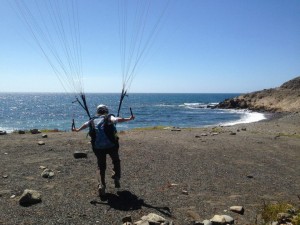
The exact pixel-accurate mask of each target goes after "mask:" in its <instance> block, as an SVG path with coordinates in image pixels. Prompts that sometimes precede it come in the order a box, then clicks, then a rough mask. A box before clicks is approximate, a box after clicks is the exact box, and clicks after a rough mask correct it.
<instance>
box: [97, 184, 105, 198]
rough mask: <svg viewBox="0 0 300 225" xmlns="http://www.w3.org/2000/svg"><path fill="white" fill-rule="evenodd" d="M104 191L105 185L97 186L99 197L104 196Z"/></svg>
mask: <svg viewBox="0 0 300 225" xmlns="http://www.w3.org/2000/svg"><path fill="white" fill-rule="evenodd" d="M105 189H106V186H105V185H102V184H99V185H98V192H99V196H103V195H105Z"/></svg>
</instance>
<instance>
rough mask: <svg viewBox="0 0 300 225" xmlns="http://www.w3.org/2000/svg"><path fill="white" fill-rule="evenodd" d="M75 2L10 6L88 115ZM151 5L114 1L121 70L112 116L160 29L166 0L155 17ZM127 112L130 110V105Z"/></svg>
mask: <svg viewBox="0 0 300 225" xmlns="http://www.w3.org/2000/svg"><path fill="white" fill-rule="evenodd" d="M78 3H79V2H78V0H68V1H59V0H44V1H33V2H31V4H30V5H29V3H27V2H26V1H21V0H14V4H12V5H13V7H14V8H15V9H16V12H17V14H18V16H19V17H20V18H21V19H22V20H23V22H24V24H25V25H26V28H27V30H28V31H29V33H30V34H31V36H32V38H33V40H34V41H35V43H36V45H37V46H38V48H39V49H40V51H41V53H42V55H43V56H44V58H45V59H46V61H47V62H48V64H49V65H50V67H51V68H52V70H53V71H54V73H55V75H56V77H57V78H58V80H59V81H60V83H61V85H62V87H63V88H64V90H65V91H66V92H67V93H73V94H75V99H76V100H75V101H73V102H78V103H79V105H80V106H81V107H82V108H83V109H84V111H85V112H86V114H87V116H88V117H89V118H90V119H91V114H90V112H89V108H88V104H87V99H86V95H85V90H84V84H83V69H82V53H81V38H80V36H81V35H80V26H79V24H80V23H79V6H78ZM153 4H154V3H153V1H150V0H143V1H128V0H118V1H117V6H118V8H117V9H116V12H117V14H118V18H119V40H120V58H121V59H120V60H121V74H122V75H121V76H122V89H121V95H120V100H119V105H118V110H117V116H119V114H120V111H121V107H122V102H123V100H124V98H125V96H128V92H129V90H130V87H131V84H132V81H133V80H134V78H135V76H136V75H137V73H138V71H139V69H140V68H141V67H142V66H143V65H144V64H145V61H146V57H147V56H148V54H149V51H150V49H151V47H152V46H153V43H154V41H155V37H156V36H157V34H158V32H159V30H160V29H161V26H162V23H163V19H164V17H165V14H166V11H167V8H168V6H169V1H165V2H163V3H159V4H160V7H161V10H160V11H158V12H157V10H156V12H155V16H153V15H154V10H153ZM29 6H30V7H29ZM100 44H101V43H100ZM99 91H101V90H99ZM130 112H131V114H132V110H131V108H130ZM73 125H74V122H73ZM73 125H72V127H73Z"/></svg>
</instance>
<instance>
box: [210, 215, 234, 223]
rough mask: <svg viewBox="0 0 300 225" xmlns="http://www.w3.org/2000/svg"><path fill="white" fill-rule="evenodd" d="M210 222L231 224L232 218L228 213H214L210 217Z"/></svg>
mask: <svg viewBox="0 0 300 225" xmlns="http://www.w3.org/2000/svg"><path fill="white" fill-rule="evenodd" d="M210 221H211V222H212V223H218V224H228V223H229V224H233V223H234V219H233V218H232V217H231V216H228V215H214V217H213V218H212V219H210Z"/></svg>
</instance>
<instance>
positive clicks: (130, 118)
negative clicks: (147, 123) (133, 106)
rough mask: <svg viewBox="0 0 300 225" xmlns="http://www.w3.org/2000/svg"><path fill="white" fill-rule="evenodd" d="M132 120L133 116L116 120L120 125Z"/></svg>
mask: <svg viewBox="0 0 300 225" xmlns="http://www.w3.org/2000/svg"><path fill="white" fill-rule="evenodd" d="M134 118H135V116H134V115H131V116H130V117H128V118H117V120H118V123H122V122H127V121H130V120H134Z"/></svg>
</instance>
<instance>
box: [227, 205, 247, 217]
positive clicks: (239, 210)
mask: <svg viewBox="0 0 300 225" xmlns="http://www.w3.org/2000/svg"><path fill="white" fill-rule="evenodd" d="M229 210H230V211H232V212H235V213H238V214H241V215H243V214H244V211H245V210H244V207H243V206H231V207H230V208H229Z"/></svg>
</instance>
